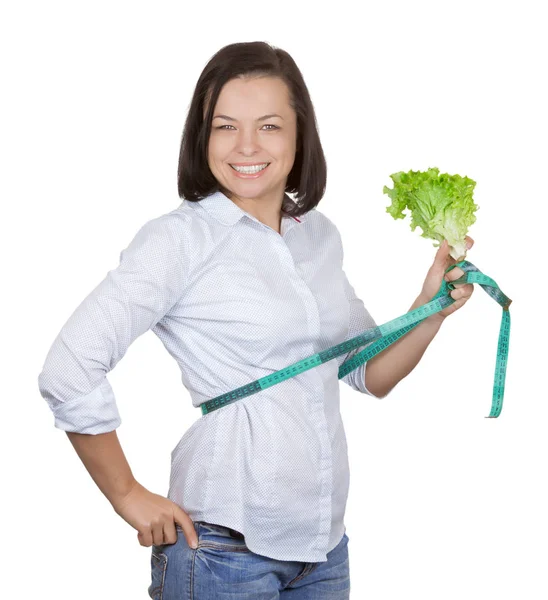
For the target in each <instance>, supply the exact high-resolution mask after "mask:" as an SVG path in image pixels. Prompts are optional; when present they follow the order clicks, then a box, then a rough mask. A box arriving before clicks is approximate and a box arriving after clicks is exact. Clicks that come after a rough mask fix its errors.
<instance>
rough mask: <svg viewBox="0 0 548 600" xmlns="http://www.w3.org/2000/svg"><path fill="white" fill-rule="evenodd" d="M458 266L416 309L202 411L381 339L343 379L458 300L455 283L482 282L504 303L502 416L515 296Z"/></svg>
mask: <svg viewBox="0 0 548 600" xmlns="http://www.w3.org/2000/svg"><path fill="white" fill-rule="evenodd" d="M455 267H459V268H460V269H461V270H462V271H464V275H463V276H462V277H460V278H459V279H456V280H455V281H451V282H447V281H445V279H444V280H443V281H442V284H441V287H440V289H439V290H438V293H437V294H436V295H435V296H434V298H433V299H432V300H431V301H430V302H427V303H426V304H423V305H422V306H419V307H418V308H415V309H414V310H412V311H410V312H408V313H406V314H405V315H402V316H401V317H398V318H397V319H393V320H392V321H387V322H386V323H384V324H382V325H378V326H377V327H371V328H370V329H366V330H365V331H364V332H363V333H361V334H360V335H357V336H356V337H353V338H351V339H350V340H347V341H346V342H343V343H342V344H337V345H336V346H332V347H331V348H328V349H327V350H324V351H322V352H319V353H317V354H313V355H312V356H309V357H307V358H304V359H303V360H300V361H299V362H296V363H294V364H292V365H289V366H288V367H285V368H284V369H280V370H279V371H276V372H274V373H272V374H271V375H267V376H266V377H261V379H256V380H255V381H252V382H251V383H248V384H247V385H244V386H242V387H239V388H236V389H234V390H232V391H231V392H227V393H225V394H222V395H220V396H217V397H216V398H212V399H211V400H208V401H206V402H204V403H203V404H201V405H200V407H201V410H202V415H205V414H207V413H210V412H212V411H214V410H217V409H218V408H221V407H223V406H226V405H227V404H230V403H232V402H236V400H240V399H241V398H245V397H246V396H250V395H251V394H256V393H257V392H260V391H261V390H265V389H266V388H269V387H271V386H273V385H276V384H277V383H281V382H282V381H285V380H286V379H289V378H291V377H295V375H299V374H300V373H303V372H304V371H308V369H313V368H314V367H317V366H318V365H321V364H323V363H325V362H327V361H329V360H332V359H334V358H336V357H337V356H340V355H341V354H346V353H347V352H349V351H350V350H353V349H354V348H359V347H360V346H364V345H365V344H368V343H369V342H371V341H372V340H377V341H376V342H374V343H373V344H370V345H369V346H368V347H367V348H365V349H364V350H362V351H361V352H359V353H358V354H356V355H354V356H353V357H352V358H351V359H348V360H346V361H345V362H343V363H342V364H341V366H340V367H339V379H341V378H342V377H344V376H345V375H347V374H348V373H350V372H351V371H353V370H354V369H357V368H358V367H359V366H360V365H362V364H363V363H364V362H366V361H368V360H370V359H371V358H373V357H374V356H375V355H376V354H378V353H379V352H382V351H383V350H384V349H385V348H388V346H390V344H393V343H394V342H395V341H396V340H398V339H399V338H401V337H402V336H403V335H405V334H406V333H408V332H409V331H411V330H412V329H413V328H414V327H416V326H417V325H419V324H420V323H421V322H422V321H424V319H426V318H427V317H429V316H431V315H433V314H435V313H437V312H439V311H440V310H443V309H444V308H446V307H447V306H450V305H451V304H453V302H455V300H454V299H453V298H452V297H451V295H450V294H451V291H452V290H454V289H455V284H460V283H479V284H480V285H481V287H482V288H483V289H484V290H485V292H487V293H488V294H489V296H491V298H493V299H494V300H495V301H496V302H497V303H498V304H500V305H501V306H502V320H501V324H500V331H499V340H498V347H497V362H496V367H495V381H494V384H493V400H492V404H491V412H490V414H489V416H488V417H486V418H495V417H498V416H499V415H500V411H501V410H502V401H503V399H504V381H505V379H506V365H507V362H508V347H509V343H510V311H509V307H510V304H511V303H512V300H510V298H508V296H506V295H505V294H503V293H502V291H501V290H500V288H499V286H498V285H497V284H496V282H495V281H494V280H493V279H491V278H490V277H488V276H487V275H484V274H483V273H482V272H481V271H480V270H479V269H478V268H477V267H476V266H475V265H473V264H472V263H471V262H468V261H466V260H463V261H461V262H458V263H456V264H454V265H451V266H450V267H449V268H448V269H447V270H446V271H445V273H448V272H449V271H451V270H452V269H454V268H455Z"/></svg>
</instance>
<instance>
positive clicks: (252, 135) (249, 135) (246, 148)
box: [236, 128, 261, 155]
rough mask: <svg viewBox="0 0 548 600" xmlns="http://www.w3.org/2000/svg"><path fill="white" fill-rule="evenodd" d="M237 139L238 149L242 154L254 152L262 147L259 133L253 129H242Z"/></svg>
mask: <svg viewBox="0 0 548 600" xmlns="http://www.w3.org/2000/svg"><path fill="white" fill-rule="evenodd" d="M236 140H237V141H236V150H237V151H238V152H240V153H242V154H245V155H248V154H253V153H256V152H258V151H260V149H261V146H260V144H259V138H258V134H257V132H256V131H254V130H253V129H245V128H242V129H240V132H239V133H238V136H237V138H236Z"/></svg>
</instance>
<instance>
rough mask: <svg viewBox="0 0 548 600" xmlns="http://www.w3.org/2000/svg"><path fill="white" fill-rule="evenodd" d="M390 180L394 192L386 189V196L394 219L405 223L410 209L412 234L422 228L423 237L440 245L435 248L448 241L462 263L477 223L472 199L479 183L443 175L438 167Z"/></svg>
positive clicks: (402, 174)
mask: <svg viewBox="0 0 548 600" xmlns="http://www.w3.org/2000/svg"><path fill="white" fill-rule="evenodd" d="M390 178H391V179H392V181H393V182H394V189H390V188H388V187H387V186H384V188H383V193H385V194H388V196H390V198H391V199H392V204H391V205H390V206H388V207H387V208H386V212H387V213H390V214H391V215H392V217H394V219H403V218H404V216H405V215H404V214H403V209H404V208H407V209H408V210H409V211H410V214H411V230H412V231H415V229H416V227H417V225H418V226H419V227H420V228H421V229H422V233H421V236H422V237H425V238H430V239H433V240H437V241H438V242H439V243H438V244H437V245H436V244H434V246H435V247H438V246H440V245H441V243H442V242H443V240H444V239H446V240H447V241H448V242H449V246H450V254H451V256H452V257H453V258H454V259H455V260H458V259H460V260H462V258H463V257H464V256H465V255H466V240H465V238H466V234H467V232H468V228H469V227H470V225H472V224H473V223H475V221H476V217H475V215H474V212H475V211H476V210H478V209H479V206H478V205H477V204H474V201H473V199H472V192H473V190H474V187H475V185H476V182H475V181H473V180H472V179H469V178H468V177H461V176H460V175H448V174H447V173H442V174H441V175H440V172H439V169H437V168H435V167H434V168H431V169H428V171H409V173H404V172H403V171H400V172H399V173H393V174H392V175H390Z"/></svg>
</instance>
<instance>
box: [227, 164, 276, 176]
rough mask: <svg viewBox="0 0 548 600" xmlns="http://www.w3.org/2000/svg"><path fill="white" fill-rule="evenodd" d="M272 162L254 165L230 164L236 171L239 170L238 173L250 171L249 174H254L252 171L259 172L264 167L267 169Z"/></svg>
mask: <svg viewBox="0 0 548 600" xmlns="http://www.w3.org/2000/svg"><path fill="white" fill-rule="evenodd" d="M269 164H270V163H263V164H262V165H255V166H253V167H236V166H234V165H230V166H231V167H232V168H233V169H234V170H235V171H238V173H248V174H252V173H258V172H259V171H262V170H263V169H266V167H268V165H269Z"/></svg>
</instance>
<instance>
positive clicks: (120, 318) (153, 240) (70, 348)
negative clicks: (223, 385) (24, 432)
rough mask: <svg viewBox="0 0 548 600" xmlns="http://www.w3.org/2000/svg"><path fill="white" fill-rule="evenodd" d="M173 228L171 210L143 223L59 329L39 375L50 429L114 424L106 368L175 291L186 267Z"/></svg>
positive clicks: (92, 430) (169, 303)
mask: <svg viewBox="0 0 548 600" xmlns="http://www.w3.org/2000/svg"><path fill="white" fill-rule="evenodd" d="M180 227H181V220H180V219H178V218H177V217H173V216H172V215H171V214H167V215H162V216H160V217H157V218H154V219H152V220H150V221H148V222H147V223H145V224H144V225H143V226H142V227H141V228H140V229H139V231H138V232H137V233H136V234H135V236H134V238H133V239H132V240H131V242H130V244H129V245H128V246H127V248H125V249H124V250H122V252H121V253H120V261H119V265H118V267H116V268H115V269H113V270H111V271H108V273H107V275H106V277H105V278H104V279H103V280H102V281H101V282H100V283H99V284H98V285H97V287H95V289H93V290H92V291H91V292H90V293H89V294H88V296H87V297H86V298H85V299H84V300H83V301H82V302H81V304H80V305H79V306H78V307H77V308H76V309H75V311H74V312H73V313H72V315H71V316H70V317H69V319H68V321H67V322H66V323H65V324H64V325H63V327H62V328H61V331H60V332H59V333H58V335H57V337H56V338H55V340H54V342H53V344H52V346H51V348H50V350H49V352H48V354H47V356H46V359H45V362H44V365H43V368H42V371H41V372H40V374H39V376H38V386H39V390H40V394H41V395H42V397H43V398H44V399H45V400H46V402H47V403H48V405H49V407H50V409H51V410H52V412H53V415H54V425H55V427H57V428H59V429H62V430H64V431H73V432H78V433H88V434H99V433H107V432H109V431H113V430H114V429H116V428H117V427H118V426H119V425H120V424H121V418H120V415H119V413H118V408H117V405H116V400H115V397H114V393H113V390H112V388H111V386H110V383H109V381H108V379H107V373H108V372H109V371H111V370H112V369H113V368H114V367H115V366H116V364H117V363H118V361H119V360H120V359H121V358H122V357H123V356H124V354H125V353H126V351H127V349H128V347H129V346H130V344H131V343H132V342H133V341H134V340H135V339H137V338H138V337H139V336H140V335H142V334H143V333H145V332H146V331H148V330H149V329H151V328H152V327H154V326H155V324H156V323H157V322H158V321H159V320H160V319H162V317H163V316H164V315H166V313H168V312H169V310H170V309H171V308H172V307H173V306H174V304H175V303H176V302H177V301H178V299H179V298H180V297H181V295H182V293H183V291H184V288H185V278H186V273H185V260H184V257H183V248H182V246H183V245H184V242H183V241H182V240H181V235H180Z"/></svg>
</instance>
